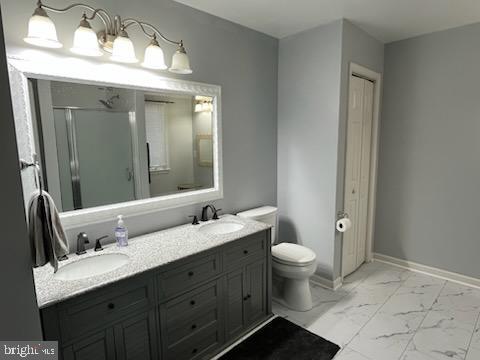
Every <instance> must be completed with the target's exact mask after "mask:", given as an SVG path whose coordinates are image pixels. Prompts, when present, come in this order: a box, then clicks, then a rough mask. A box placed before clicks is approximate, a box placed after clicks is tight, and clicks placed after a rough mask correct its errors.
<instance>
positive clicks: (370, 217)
mask: <svg viewBox="0 0 480 360" xmlns="http://www.w3.org/2000/svg"><path fill="white" fill-rule="evenodd" d="M352 75H357V76H360V77H362V78H364V79H367V80H370V81H372V82H373V84H374V89H373V93H374V94H373V119H372V137H371V139H372V143H371V146H372V148H371V151H370V172H369V176H370V181H369V188H368V207H367V242H366V244H365V249H366V250H365V252H366V253H365V262H370V261H372V260H373V243H374V231H375V202H376V192H377V172H378V145H379V130H380V104H381V98H382V74H381V73H378V72H375V71H373V70H370V69H369V68H366V67H364V66H362V65H359V64H356V63H354V62H350V66H349V71H348V92H347V94H348V95H347V96H348V101H347V120H346V121H347V128H346V133H345V149H346V147H347V136H346V135H347V132H348V117H349V109H348V106H349V104H350V86H351V78H352ZM345 156H346V152H345ZM345 159H346V158H345ZM344 176H345V174H344ZM343 193H344V196H345V187H344V189H343ZM344 201H345V198H344ZM342 206H344V204H342ZM343 256H344V254H343V248H342V267H341V272H342V278H343V276H344V270H343V263H344V261H343V260H344V259H343Z"/></svg>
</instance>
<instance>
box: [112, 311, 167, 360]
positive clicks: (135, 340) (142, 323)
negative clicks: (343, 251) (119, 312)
mask: <svg viewBox="0 0 480 360" xmlns="http://www.w3.org/2000/svg"><path fill="white" fill-rule="evenodd" d="M157 340H158V339H157V331H156V324H155V311H154V310H151V311H149V312H145V313H142V314H139V315H137V316H134V317H131V318H129V319H127V320H125V321H123V322H121V323H119V324H117V325H115V344H116V346H117V353H118V359H119V360H149V359H152V360H153V359H157V358H158V350H157Z"/></svg>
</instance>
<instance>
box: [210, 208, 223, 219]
mask: <svg viewBox="0 0 480 360" xmlns="http://www.w3.org/2000/svg"><path fill="white" fill-rule="evenodd" d="M219 211H222V209H215V211H214V212H213V216H212V220H218V214H217V213H218V212H219Z"/></svg>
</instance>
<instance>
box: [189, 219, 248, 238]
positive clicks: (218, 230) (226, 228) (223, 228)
mask: <svg viewBox="0 0 480 360" xmlns="http://www.w3.org/2000/svg"><path fill="white" fill-rule="evenodd" d="M242 229H243V225H242V224H239V223H236V222H228V221H222V222H215V223H211V224H207V225H203V226H202V227H201V228H200V229H199V230H198V231H200V232H202V233H204V234H209V235H222V234H229V233H232V232H235V231H238V230H242Z"/></svg>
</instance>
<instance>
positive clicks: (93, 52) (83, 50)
mask: <svg viewBox="0 0 480 360" xmlns="http://www.w3.org/2000/svg"><path fill="white" fill-rule="evenodd" d="M70 51H71V52H73V53H75V54H78V55H84V56H102V55H103V53H102V52H101V51H100V47H99V46H98V39H97V34H95V31H93V30H92V28H91V27H90V25H89V24H88V22H87V21H86V20H82V22H81V23H80V26H79V27H78V28H77V30H75V34H74V35H73V47H72V48H71V49H70Z"/></svg>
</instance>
